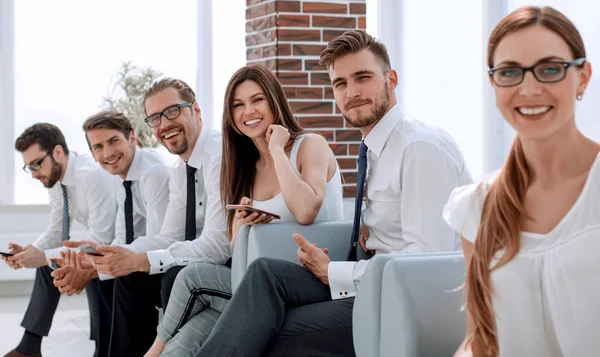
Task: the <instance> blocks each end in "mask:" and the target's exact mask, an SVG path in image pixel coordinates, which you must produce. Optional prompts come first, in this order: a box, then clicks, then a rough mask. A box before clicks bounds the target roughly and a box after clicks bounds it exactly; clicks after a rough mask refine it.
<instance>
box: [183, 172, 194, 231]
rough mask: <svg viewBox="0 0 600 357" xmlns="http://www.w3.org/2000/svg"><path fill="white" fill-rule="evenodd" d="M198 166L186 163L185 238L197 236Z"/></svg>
mask: <svg viewBox="0 0 600 357" xmlns="http://www.w3.org/2000/svg"><path fill="white" fill-rule="evenodd" d="M195 173H196V168H195V167H191V166H190V165H188V164H185V176H186V183H187V200H186V203H185V240H194V239H195V238H196V176H195Z"/></svg>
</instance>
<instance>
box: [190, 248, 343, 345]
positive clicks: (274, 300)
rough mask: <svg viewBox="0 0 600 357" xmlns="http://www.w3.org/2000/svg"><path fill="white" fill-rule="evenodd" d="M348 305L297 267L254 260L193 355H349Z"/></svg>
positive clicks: (309, 274)
mask: <svg viewBox="0 0 600 357" xmlns="http://www.w3.org/2000/svg"><path fill="white" fill-rule="evenodd" d="M353 304H354V299H353V298H349V299H342V300H334V301H332V300H331V293H330V290H329V286H328V285H325V284H323V283H322V282H321V281H320V280H319V279H317V278H316V277H315V276H314V275H313V274H312V273H311V272H310V271H308V270H306V269H305V268H303V267H302V266H299V265H297V264H294V263H291V262H287V261H283V260H277V259H270V258H259V259H257V260H255V261H254V262H252V264H251V265H250V266H249V267H248V270H247V271H246V274H245V275H244V278H243V279H242V281H241V282H240V285H239V286H238V288H237V290H236V292H235V295H234V296H233V297H232V299H231V300H230V302H229V304H228V305H227V308H226V309H225V311H223V313H222V315H221V317H220V318H219V320H218V321H217V324H216V325H215V327H214V329H213V331H212V333H211V334H210V336H209V337H208V339H207V340H206V341H205V342H204V344H203V345H202V347H201V348H200V350H199V351H198V353H197V354H196V356H197V357H207V356H215V357H216V356H228V357H235V356H240V357H241V356H244V357H253V356H256V357H259V356H277V357H283V356H298V357H306V356H354V355H355V354H354V345H353V341H352V307H353Z"/></svg>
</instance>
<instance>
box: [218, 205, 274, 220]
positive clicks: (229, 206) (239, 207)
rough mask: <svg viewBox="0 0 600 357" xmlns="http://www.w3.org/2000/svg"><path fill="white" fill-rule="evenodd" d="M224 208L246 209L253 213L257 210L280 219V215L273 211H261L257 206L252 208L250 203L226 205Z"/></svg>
mask: <svg viewBox="0 0 600 357" xmlns="http://www.w3.org/2000/svg"><path fill="white" fill-rule="evenodd" d="M225 208H227V209H228V210H240V211H246V212H248V213H253V212H258V213H261V214H262V213H264V214H266V215H267V216H271V217H273V218H275V219H280V218H281V217H280V216H279V215H278V214H275V213H271V212H267V211H263V210H261V209H258V208H254V207H252V206H250V205H226V206H225Z"/></svg>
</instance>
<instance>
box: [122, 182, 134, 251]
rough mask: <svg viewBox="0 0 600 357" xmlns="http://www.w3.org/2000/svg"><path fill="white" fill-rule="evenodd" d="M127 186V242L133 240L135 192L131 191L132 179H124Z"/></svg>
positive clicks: (124, 184)
mask: <svg viewBox="0 0 600 357" xmlns="http://www.w3.org/2000/svg"><path fill="white" fill-rule="evenodd" d="M123 187H125V243H126V244H131V243H132V242H133V194H132V193H131V181H123Z"/></svg>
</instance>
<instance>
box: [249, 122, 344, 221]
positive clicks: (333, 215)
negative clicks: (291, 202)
mask: <svg viewBox="0 0 600 357" xmlns="http://www.w3.org/2000/svg"><path fill="white" fill-rule="evenodd" d="M306 135H307V134H305V135H301V136H298V137H297V138H296V140H295V141H294V144H293V145H292V152H291V153H290V162H291V163H292V166H293V167H294V170H296V173H297V174H298V176H300V172H299V171H298V164H297V158H298V151H299V149H300V144H301V143H302V140H303V139H304V137H305V136H306ZM252 206H253V207H255V208H258V209H261V210H264V211H267V212H271V213H276V214H278V215H280V216H281V219H275V220H273V221H272V222H271V223H288V222H296V217H295V216H294V215H293V214H292V212H290V210H289V208H288V207H287V205H286V204H285V200H284V199H283V194H282V193H281V192H279V194H278V195H276V196H275V197H273V198H271V199H270V200H266V201H257V200H253V201H252ZM343 216H344V212H343V203H342V179H341V175H340V168H339V167H338V166H337V164H336V169H335V172H334V174H333V176H332V177H331V179H329V181H328V182H327V186H326V187H325V199H324V200H323V204H322V205H321V209H320V210H319V214H318V215H317V217H316V218H315V222H318V221H335V220H341V219H343Z"/></svg>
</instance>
